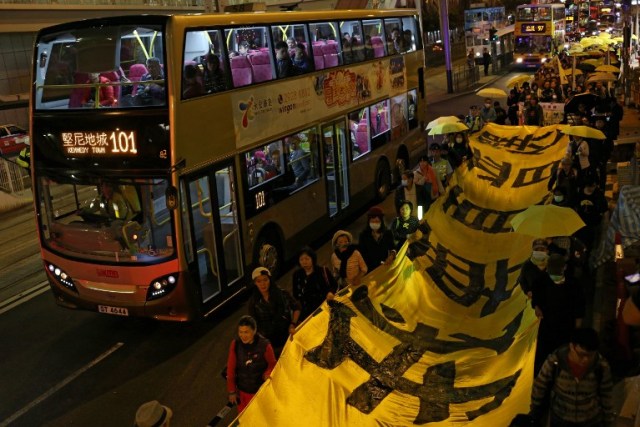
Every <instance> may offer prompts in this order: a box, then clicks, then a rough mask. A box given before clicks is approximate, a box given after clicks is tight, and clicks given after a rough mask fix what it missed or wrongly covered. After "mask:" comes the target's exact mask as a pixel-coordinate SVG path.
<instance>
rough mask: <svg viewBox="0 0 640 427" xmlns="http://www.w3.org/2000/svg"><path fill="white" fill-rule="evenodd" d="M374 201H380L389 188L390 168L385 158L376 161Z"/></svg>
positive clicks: (385, 195)
mask: <svg viewBox="0 0 640 427" xmlns="http://www.w3.org/2000/svg"><path fill="white" fill-rule="evenodd" d="M374 182H375V186H376V187H375V201H376V202H378V203H379V202H382V201H383V200H384V199H385V197H387V194H388V193H389V190H390V189H391V170H390V168H389V163H388V162H387V161H386V160H381V161H379V162H378V166H377V167H376V175H375V180H374Z"/></svg>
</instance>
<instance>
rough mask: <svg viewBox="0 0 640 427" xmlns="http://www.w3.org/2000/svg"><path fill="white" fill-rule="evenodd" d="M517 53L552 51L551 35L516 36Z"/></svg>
mask: <svg viewBox="0 0 640 427" xmlns="http://www.w3.org/2000/svg"><path fill="white" fill-rule="evenodd" d="M515 51H516V53H545V52H550V51H551V37H549V36H544V35H541V36H522V37H516V48H515Z"/></svg>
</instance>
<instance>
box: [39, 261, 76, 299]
mask: <svg viewBox="0 0 640 427" xmlns="http://www.w3.org/2000/svg"><path fill="white" fill-rule="evenodd" d="M45 266H46V268H47V270H49V273H50V274H51V276H52V277H53V278H54V280H55V281H56V282H57V283H58V284H59V285H62V286H63V287H65V288H67V289H70V290H72V291H74V292H76V293H77V292H78V290H77V289H76V285H75V283H73V279H71V277H69V275H68V274H67V273H65V271H64V270H62V269H61V268H60V267H58V266H56V265H54V264H51V263H48V262H45Z"/></svg>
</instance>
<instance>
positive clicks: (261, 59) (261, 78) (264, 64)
mask: <svg viewBox="0 0 640 427" xmlns="http://www.w3.org/2000/svg"><path fill="white" fill-rule="evenodd" d="M249 60H250V61H251V68H252V69H253V81H254V82H255V83H260V82H266V81H269V80H273V68H272V67H271V58H270V56H269V54H268V53H267V52H260V53H257V54H255V55H253V56H251V57H250V58H249Z"/></svg>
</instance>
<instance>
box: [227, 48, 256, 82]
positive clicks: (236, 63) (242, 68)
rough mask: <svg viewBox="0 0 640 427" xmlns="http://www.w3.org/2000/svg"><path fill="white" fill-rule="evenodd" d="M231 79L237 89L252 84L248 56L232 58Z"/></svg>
mask: <svg viewBox="0 0 640 427" xmlns="http://www.w3.org/2000/svg"><path fill="white" fill-rule="evenodd" d="M231 77H232V78H233V85H234V86H235V87H240V86H246V85H250V84H251V80H252V79H251V64H250V63H249V60H248V59H247V57H246V56H234V57H233V58H231Z"/></svg>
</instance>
